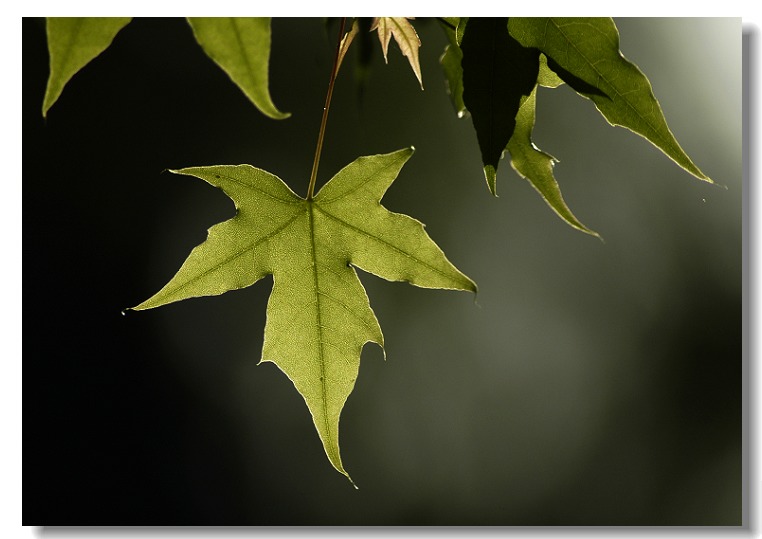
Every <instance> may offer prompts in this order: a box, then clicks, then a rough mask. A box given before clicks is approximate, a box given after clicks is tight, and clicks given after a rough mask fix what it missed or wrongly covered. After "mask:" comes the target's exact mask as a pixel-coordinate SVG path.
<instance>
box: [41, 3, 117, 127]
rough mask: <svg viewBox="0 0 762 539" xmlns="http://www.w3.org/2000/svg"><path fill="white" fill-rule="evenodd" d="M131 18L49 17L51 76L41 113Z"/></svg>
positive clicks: (45, 113) (45, 114)
mask: <svg viewBox="0 0 762 539" xmlns="http://www.w3.org/2000/svg"><path fill="white" fill-rule="evenodd" d="M131 20H132V19H131V18H130V17H48V18H47V21H46V31H47V34H48V53H49V55H50V76H49V77H48V85H47V87H46V89H45V97H44V98H43V101H42V115H43V116H47V114H48V110H50V107H52V106H53V104H54V103H55V102H56V101H57V100H58V98H59V97H60V96H61V92H63V89H64V87H65V86H66V84H67V83H68V82H69V81H70V80H71V78H72V77H73V76H74V75H76V74H77V72H78V71H79V70H80V69H82V68H83V67H85V66H86V65H87V64H89V63H90V62H91V61H92V60H93V59H94V58H95V57H96V56H98V55H99V54H100V53H102V52H103V51H105V50H106V49H107V48H108V46H109V45H111V42H112V41H113V40H114V37H116V34H117V33H119V30H121V29H122V28H124V27H125V26H126V25H127V24H128V23H129V22H130V21H131Z"/></svg>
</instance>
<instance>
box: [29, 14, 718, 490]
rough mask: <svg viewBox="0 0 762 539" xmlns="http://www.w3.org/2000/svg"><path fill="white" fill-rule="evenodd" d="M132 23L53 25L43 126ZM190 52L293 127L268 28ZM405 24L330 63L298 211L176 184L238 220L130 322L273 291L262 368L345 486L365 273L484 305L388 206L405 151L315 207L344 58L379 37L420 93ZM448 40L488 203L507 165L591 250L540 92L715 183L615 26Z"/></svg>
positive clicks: (258, 181)
mask: <svg viewBox="0 0 762 539" xmlns="http://www.w3.org/2000/svg"><path fill="white" fill-rule="evenodd" d="M130 20H131V19H130V18H120V19H107V18H65V19H61V18H49V19H48V21H47V34H48V47H49V51H50V78H49V81H48V86H47V90H46V93H45V97H44V101H43V107H42V113H43V115H46V114H47V113H48V111H49V110H50V108H51V107H52V106H53V104H54V103H55V102H56V101H57V100H58V98H59V97H60V95H61V92H62V91H63V88H64V87H65V85H66V84H67V82H68V81H69V80H70V79H71V77H72V76H74V75H75V74H76V73H77V72H78V71H79V70H80V69H82V68H83V67H84V66H85V65H87V64H88V63H89V62H90V61H92V60H93V59H94V58H95V57H96V56H98V55H99V54H100V53H101V52H103V51H104V50H105V49H106V48H107V47H108V46H109V45H110V44H111V42H112V41H113V40H114V37H115V36H116V35H117V33H118V32H119V31H120V30H121V29H122V28H124V26H126V25H127V24H129V22H130ZM187 20H188V24H189V25H190V27H191V29H192V31H193V36H194V38H195V40H196V42H197V43H198V44H199V45H200V46H201V48H202V49H203V50H204V52H205V53H206V54H207V55H208V56H209V57H210V58H211V59H212V60H213V61H214V62H215V63H216V64H217V65H218V66H219V67H220V68H221V69H223V70H224V71H225V73H227V75H228V76H229V77H230V79H231V81H232V82H233V83H235V84H236V85H237V86H238V87H239V88H240V89H241V91H243V92H244V94H245V95H246V96H247V97H248V99H249V100H250V101H251V102H252V104H253V105H254V106H255V107H256V108H257V109H258V110H260V111H261V112H262V113H263V114H265V115H267V116H268V117H270V118H273V119H278V120H282V119H285V118H288V116H289V114H288V113H285V112H282V111H280V110H279V109H278V108H276V107H275V105H274V104H273V100H272V98H271V96H270V92H269V88H268V70H269V57H270V42H271V33H270V32H271V30H270V22H271V21H270V19H269V18H196V17H190V18H188V19H187ZM413 20H414V19H413V18H410V17H378V18H375V19H372V20H367V19H356V20H354V21H353V23H352V25H351V28H350V29H349V30H348V31H347V32H346V33H344V32H343V28H344V24H343V23H342V31H341V35H340V36H339V42H338V45H337V49H336V63H335V65H334V68H333V72H332V78H331V84H330V85H329V91H328V98H327V102H326V108H325V110H324V116H323V122H322V125H321V130H320V136H319V138H318V140H319V142H318V149H317V151H316V157H315V163H314V168H313V177H312V179H311V181H310V188H309V191H308V194H307V196H306V197H305V198H302V197H300V196H298V195H297V194H296V193H294V192H293V191H292V190H291V189H290V188H289V187H288V185H287V184H286V183H285V182H283V181H282V180H281V179H280V178H278V177H277V176H275V175H273V174H271V173H269V172H267V171H265V170H262V169H259V168H256V167H253V166H251V165H213V166H202V167H191V168H184V169H181V170H177V171H172V172H174V173H177V174H183V175H188V176H193V177H196V178H199V179H202V180H204V181H206V182H208V183H209V184H211V185H212V186H214V187H217V188H220V189H222V190H223V191H224V192H225V194H227V195H228V196H229V197H230V198H231V199H232V200H233V201H234V202H235V204H236V209H237V212H236V215H235V217H233V218H232V219H230V220H228V221H225V222H223V223H220V224H218V225H215V226H213V227H212V228H211V229H210V230H209V232H208V237H207V239H206V241H205V242H203V243H202V244H201V245H199V246H197V247H196V248H195V249H193V251H192V252H191V253H190V255H189V256H188V258H187V259H186V261H185V262H184V263H183V265H182V267H181V268H180V269H179V271H178V272H177V274H176V275H175V276H174V277H173V278H172V279H171V280H170V281H169V282H168V283H167V284H166V285H165V286H164V287H163V288H162V289H161V290H159V291H158V292H157V293H156V294H154V295H153V296H152V297H150V298H149V299H147V300H146V301H144V302H142V303H140V304H139V305H137V306H136V307H134V308H133V309H134V310H144V309H151V308H155V307H159V306H162V305H166V304H168V303H171V302H175V301H180V300H183V299H187V298H192V297H199V296H210V295H218V294H222V293H224V292H227V291H230V290H235V289H239V288H243V287H247V286H251V285H253V284H254V283H256V282H258V281H259V280H261V279H262V278H263V277H265V276H267V275H272V276H273V283H274V284H273V289H272V293H271V295H270V299H269V302H268V306H267V323H266V326H265V332H264V333H265V335H264V345H263V350H262V357H261V361H263V362H273V363H275V364H276V365H277V366H278V367H279V368H280V369H281V370H282V371H283V372H284V373H285V374H286V375H287V376H288V377H289V379H290V380H291V381H292V382H293V383H294V386H295V387H296V389H297V391H298V392H299V393H300V394H301V395H302V397H303V398H304V399H305V402H306V404H307V407H308V409H309V411H310V413H311V415H312V418H313V421H314V424H315V427H316V429H317V431H318V434H319V436H320V439H321V440H322V443H323V447H324V449H325V452H326V455H327V456H328V459H329V460H330V462H331V464H332V465H333V466H334V467H335V468H336V470H338V471H339V472H340V473H342V474H344V475H346V476H347V477H349V475H348V474H347V472H346V470H345V468H344V466H343V463H342V460H341V455H340V450H339V418H340V414H341V410H342V408H343V406H344V403H345V401H346V399H347V397H348V395H349V394H350V393H351V391H352V390H353V388H354V384H355V380H356V378H357V374H358V369H359V361H360V353H361V351H362V348H363V346H364V345H365V344H366V343H367V342H373V343H376V344H378V345H379V346H381V347H383V334H382V333H381V328H380V326H379V324H378V321H377V320H376V317H375V315H374V313H373V310H372V309H371V307H370V302H369V299H368V297H367V295H366V293H365V289H364V288H363V286H362V284H361V283H360V281H359V279H358V276H357V273H356V269H357V268H359V269H362V270H364V271H367V272H369V273H371V274H374V275H376V276H378V277H381V278H383V279H386V280H389V281H404V282H408V283H410V284H413V285H416V286H419V287H424V288H440V289H449V290H463V291H471V292H476V284H475V283H474V282H473V281H472V280H471V279H469V278H468V277H467V276H466V275H465V274H463V273H462V272H461V271H460V270H458V269H457V268H456V267H455V266H454V265H453V264H452V263H451V262H450V261H449V260H448V259H447V257H446V256H445V254H444V253H443V252H442V250H441V249H440V248H439V247H438V246H437V245H436V243H434V241H433V240H432V239H431V238H430V237H429V235H428V234H427V233H426V232H425V230H424V227H423V225H422V223H420V222H418V221H416V220H415V219H413V218H411V217H408V216H405V215H400V214H395V213H392V212H390V211H389V210H387V209H386V208H384V207H383V206H382V205H381V198H382V197H383V195H384V193H385V192H386V190H387V189H388V188H389V186H390V185H391V184H392V182H393V181H394V180H395V178H396V177H397V176H398V174H399V173H400V171H401V169H402V167H403V165H404V164H405V162H406V161H407V160H408V159H409V158H410V157H411V155H412V153H413V150H412V148H406V149H402V150H399V151H396V152H392V153H387V154H381V155H370V156H364V157H360V158H358V159H356V160H355V161H353V162H352V163H350V164H349V165H347V166H346V167H345V168H344V169H342V170H341V171H340V172H338V173H337V174H336V175H335V176H334V177H333V178H332V179H331V180H330V181H329V182H328V183H326V184H325V185H324V186H323V187H322V189H320V190H319V192H318V194H317V195H315V196H314V197H313V196H312V193H313V187H314V178H315V173H316V170H317V165H318V162H319V157H320V150H321V148H322V141H323V134H324V129H325V121H326V118H327V114H328V109H329V106H330V99H331V91H332V84H333V81H334V80H335V75H336V73H337V72H338V69H339V68H340V66H341V64H342V62H343V61H344V59H345V57H346V54H347V51H348V50H349V48H350V46H351V45H352V43H353V42H355V40H356V39H357V38H358V36H360V38H361V39H360V40H359V41H360V42H361V43H364V44H367V39H366V38H367V36H368V35H369V34H370V33H371V32H376V35H377V37H378V40H379V43H380V48H381V51H382V53H383V56H384V59H385V60H386V61H388V54H389V46H390V44H391V40H392V39H394V42H395V43H396V46H397V48H398V50H399V51H400V53H401V54H402V55H403V56H404V57H405V58H407V60H408V62H409V64H410V67H411V69H412V71H413V73H414V74H415V77H416V79H417V80H418V82H419V85H420V87H421V89H423V74H422V72H421V67H420V61H419V52H420V51H419V49H420V48H421V40H420V38H419V37H418V34H417V32H416V31H415V28H414V26H413V22H412V21H413ZM439 23H440V26H441V28H442V29H443V31H444V33H445V35H446V36H447V39H448V45H447V46H446V48H445V50H444V52H443V53H442V55H441V58H440V63H441V66H442V69H443V72H444V75H445V78H446V81H447V90H448V92H449V94H450V97H451V100H452V103H453V106H454V108H455V112H456V114H457V115H458V116H459V117H461V118H468V117H470V118H471V120H472V122H473V126H474V129H475V131H476V139H477V142H478V146H479V149H480V151H481V160H482V169H483V172H484V177H485V178H486V181H487V185H488V188H489V190H490V192H491V193H492V194H493V195H496V193H497V170H498V168H499V165H500V161H501V160H502V157H503V155H504V153H505V152H506V151H507V152H508V153H509V154H510V162H511V166H512V167H513V169H514V170H515V171H516V172H517V173H518V174H519V176H521V177H522V178H525V179H526V180H527V181H529V183H530V184H531V185H532V186H533V187H534V188H535V189H536V190H537V192H538V193H539V194H540V195H541V196H542V197H543V199H544V200H545V201H546V202H547V204H548V205H549V206H550V207H551V208H552V210H553V211H555V212H556V213H557V214H558V215H559V217H561V218H562V219H563V220H564V221H565V222H567V223H568V224H569V225H570V226H572V227H574V228H576V229H578V230H580V231H582V232H585V233H588V234H591V235H594V236H598V234H597V233H596V232H594V231H593V230H591V229H589V228H588V227H586V226H585V225H584V224H582V223H581V222H580V221H579V220H578V219H577V217H576V216H575V215H574V214H573V213H572V211H571V210H570V209H569V207H568V206H567V204H566V202H565V201H564V198H563V196H562V195H561V190H560V188H559V185H558V182H557V181H556V178H555V176H554V165H555V163H556V160H555V159H554V158H553V157H552V156H551V155H549V154H547V153H545V152H543V151H542V150H540V149H539V148H537V146H536V145H535V144H534V143H533V141H532V133H533V130H534V126H535V112H536V107H537V101H538V97H539V96H538V88H540V87H544V88H550V89H552V88H558V87H560V86H563V85H568V86H569V87H570V88H571V89H572V90H574V91H575V92H576V93H577V94H578V95H580V96H581V97H583V98H585V99H586V100H588V101H591V102H592V103H593V104H594V105H595V107H596V109H597V110H598V111H599V112H600V113H601V115H602V116H603V117H604V119H605V120H606V121H607V122H608V123H609V124H611V125H614V126H621V127H624V128H626V129H628V130H630V131H632V132H634V133H636V134H638V135H640V136H641V137H643V138H645V139H646V140H648V141H649V142H651V143H652V144H653V145H654V146H656V147H657V148H659V149H660V150H661V151H662V152H663V153H664V154H666V155H667V156H668V157H669V158H670V159H672V160H673V161H675V162H676V163H677V164H678V165H679V166H681V167H682V168H684V169H685V170H686V171H688V172H689V173H691V174H692V175H694V176H695V177H697V178H699V179H701V180H704V181H708V182H711V180H710V179H709V178H708V177H707V176H705V175H704V174H703V173H702V172H701V171H700V170H699V169H698V167H696V165H695V164H694V163H693V162H692V161H691V159H690V158H689V157H688V156H687V155H686V154H685V152H684V151H683V150H682V148H681V147H680V145H679V144H678V143H677V141H676V139H675V137H674V136H673V134H672V133H671V131H670V130H669V127H668V126H667V122H666V120H665V118H664V114H663V112H662V110H661V107H660V106H659V103H658V101H657V100H656V97H655V96H654V94H653V91H652V88H651V85H650V83H649V81H648V79H647V78H646V76H645V75H644V74H643V73H642V72H641V71H640V70H639V69H638V68H637V66H635V65H634V64H632V63H631V62H630V61H628V60H627V59H626V58H625V57H624V56H623V55H622V53H621V52H620V50H619V34H618V30H617V28H616V26H615V24H614V22H613V20H612V19H610V18H602V17H601V18H552V17H543V18H521V17H515V18H514V17H512V18H458V17H450V18H447V17H444V18H440V19H439Z"/></svg>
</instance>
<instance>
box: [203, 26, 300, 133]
mask: <svg viewBox="0 0 762 539" xmlns="http://www.w3.org/2000/svg"><path fill="white" fill-rule="evenodd" d="M188 23H189V24H190V26H191V28H192V29H193V35H194V36H195V38H196V41H197V42H198V43H199V45H201V48H202V49H204V52H205V53H206V54H207V56H209V58H211V59H212V60H214V62H215V63H216V64H217V65H218V66H220V67H221V68H222V70H223V71H225V73H227V74H228V76H229V77H230V79H231V80H232V81H233V82H234V83H235V84H236V85H237V86H238V87H239V88H240V89H241V90H242V91H243V93H244V94H246V97H248V98H249V100H250V101H251V102H252V103H253V104H254V106H256V107H257V108H258V109H259V110H260V112H262V114H265V115H267V116H269V117H270V118H274V119H276V120H280V119H283V118H288V117H289V116H290V113H287V112H281V111H279V110H278V109H277V108H276V107H275V105H274V104H273V101H272V98H271V97H270V89H269V86H268V84H269V82H268V81H269V64H270V41H271V37H270V36H271V32H270V19H269V18H268V17H189V18H188Z"/></svg>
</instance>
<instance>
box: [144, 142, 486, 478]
mask: <svg viewBox="0 0 762 539" xmlns="http://www.w3.org/2000/svg"><path fill="white" fill-rule="evenodd" d="M412 153H413V150H412V148H409V149H403V150H399V151H397V152H393V153H389V154H385V155H374V156H368V157H360V158H358V159H357V160H355V161H354V162H352V163H351V164H349V165H348V166H346V167H345V168H344V169H342V170H341V171H340V172H339V173H338V174H336V175H335V176H334V177H333V178H332V179H331V180H330V181H329V182H328V183H326V185H325V186H324V187H323V188H322V189H321V190H320V192H319V193H318V194H317V195H316V196H315V197H314V198H313V199H312V200H305V199H303V198H301V197H299V196H297V195H296V194H295V193H294V192H293V191H291V189H289V188H288V186H287V185H286V184H285V183H284V182H283V181H282V180H281V179H280V178H278V177H277V176H274V175H273V174H270V173H269V172H266V171H264V170H261V169H257V168H254V167H252V166H250V165H238V166H232V165H231V166H226V165H222V166H210V167H197V168H185V169H182V170H178V171H173V172H175V173H177V174H186V175H190V176H195V177H198V178H201V179H203V180H205V181H207V182H209V183H210V184H212V185H214V186H217V187H219V188H221V189H222V190H223V191H224V192H225V194H227V195H228V196H229V197H230V198H232V199H233V200H234V201H235V203H236V207H237V209H238V211H237V214H236V216H235V217H233V218H232V219H230V220H228V221H225V222H223V223H220V224H218V225H215V226H213V227H212V228H211V229H209V235H208V237H207V240H206V241H205V242H204V243H202V244H201V245H199V246H197V247H196V248H194V249H193V251H192V252H191V254H190V255H189V257H188V259H187V260H186V261H185V262H184V263H183V265H182V267H181V268H180V270H179V271H178V272H177V274H176V275H175V276H174V277H173V278H172V280H170V282H169V283H168V284H167V285H166V286H164V288H162V289H161V290H160V291H159V292H158V293H156V295H154V296H153V297H151V298H150V299H148V300H146V301H144V302H143V303H141V304H140V305H138V306H137V307H134V309H136V310H141V309H150V308H154V307H159V306H161V305H165V304H167V303H171V302H174V301H179V300H182V299H186V298H191V297H197V296H209V295H217V294H222V293H223V292H226V291H228V290H233V289H238V288H243V287H246V286H250V285H252V284H254V283H255V282H257V281H258V280H260V279H262V278H263V277H265V276H266V275H269V274H271V275H273V288H272V293H271V295H270V299H269V302H268V305H267V323H266V325H265V336H264V345H263V349H262V359H261V362H265V361H270V362H273V363H275V364H276V365H277V366H278V367H279V368H280V369H281V370H282V371H283V372H284V373H285V374H286V375H287V376H288V377H289V378H290V379H291V381H292V382H293V383H294V386H296V389H297V391H299V393H300V394H301V395H302V396H303V397H304V400H305V401H306V403H307V406H308V408H309V410H310V412H311V414H312V418H313V421H314V423H315V427H316V428H317V431H318V434H319V435H320V438H321V440H322V442H323V447H324V449H325V452H326V454H327V456H328V458H329V460H330V461H331V463H332V464H333V466H334V467H335V468H336V469H337V470H338V471H339V472H341V473H342V474H344V475H346V476H347V477H349V475H348V474H347V472H346V471H345V469H344V466H343V465H342V462H341V456H340V452H339V415H340V413H341V410H342V408H343V406H344V402H345V401H346V399H347V397H348V395H349V394H350V392H351V391H352V389H353V387H354V384H355V379H356V378H357V373H358V369H359V363H360V352H361V350H362V348H363V346H364V345H365V343H367V342H374V343H376V344H378V345H380V346H381V347H382V348H383V342H384V340H383V335H382V333H381V328H380V327H379V324H378V321H377V320H376V317H375V315H374V313H373V310H372V309H371V307H370V303H369V301H368V297H367V295H366V293H365V289H364V288H363V286H362V284H361V282H360V280H359V279H358V277H357V274H356V272H355V267H357V268H361V269H363V270H365V271H367V272H369V273H372V274H374V275H377V276H379V277H382V278H384V279H387V280H389V281H407V282H409V283H411V284H414V285H416V286H420V287H424V288H443V289H451V290H470V291H474V292H475V291H476V285H475V284H474V282H473V281H471V280H470V279H469V278H468V277H466V276H465V275H464V274H462V273H461V272H460V271H459V270H458V269H457V268H455V266H453V265H452V264H451V263H450V262H449V261H448V260H447V258H446V257H445V255H444V253H443V252H442V251H441V250H440V249H439V247H438V246H437V245H436V244H435V243H434V242H433V241H432V240H431V238H430V237H429V236H428V235H427V234H426V232H425V231H424V227H423V225H422V224H421V223H420V222H418V221H416V220H415V219H412V218H411V217H408V216H405V215H400V214H396V213H392V212H390V211H388V210H387V209H386V208H384V207H383V206H381V204H380V200H381V197H382V196H383V195H384V193H385V192H386V190H387V189H388V188H389V186H390V185H391V183H392V182H393V181H394V179H395V178H396V177H397V175H398V173H399V171H400V169H401V168H402V166H403V165H404V164H405V162H406V161H407V160H408V159H409V158H410V156H411V155H412Z"/></svg>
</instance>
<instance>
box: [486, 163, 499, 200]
mask: <svg viewBox="0 0 762 539" xmlns="http://www.w3.org/2000/svg"><path fill="white" fill-rule="evenodd" d="M484 178H485V179H486V180H487V187H489V192H490V193H492V195H493V196H494V197H495V198H497V169H496V168H495V167H493V166H492V165H484Z"/></svg>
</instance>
